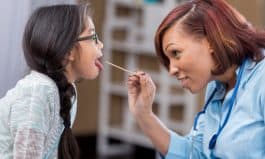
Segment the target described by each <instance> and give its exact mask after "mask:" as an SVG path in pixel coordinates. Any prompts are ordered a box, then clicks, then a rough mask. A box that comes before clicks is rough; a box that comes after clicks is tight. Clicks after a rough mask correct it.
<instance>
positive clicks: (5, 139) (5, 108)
mask: <svg viewBox="0 0 265 159" xmlns="http://www.w3.org/2000/svg"><path fill="white" fill-rule="evenodd" d="M88 10H89V9H88V5H55V6H48V7H41V8H39V9H37V10H36V11H35V12H34V13H33V14H32V15H31V17H30V18H29V20H28V22H27V25H26V28H25V32H24V37H23V49H24V54H25V59H26V61H27V64H28V66H29V67H30V68H31V72H30V74H29V75H27V76H25V77H24V78H23V79H21V80H20V81H19V82H18V83H17V84H16V86H15V87H14V88H13V89H11V90H9V91H8V92H7V94H6V95H5V97H3V98H2V99H1V100H0V156H1V158H2V159H11V158H23V159H25V158H30V159H33V158H34V159H47V158H57V157H58V158H61V159H62V158H63V159H73V158H74V159H76V158H79V150H78V145H77V142H76V140H75V138H74V136H73V134H72V130H71V127H72V125H73V122H74V119H75V115H76V109H77V108H76V102H77V101H76V99H77V98H76V89H75V85H74V82H75V81H76V80H78V79H94V78H96V77H97V76H98V74H99V72H100V71H101V70H102V67H103V66H102V64H101V62H100V58H101V57H102V52H101V49H102V48H103V44H102V43H101V42H100V41H99V40H98V37H97V34H96V33H95V27H94V24H93V22H92V20H91V17H90V15H89V11H88ZM57 149H58V151H57Z"/></svg>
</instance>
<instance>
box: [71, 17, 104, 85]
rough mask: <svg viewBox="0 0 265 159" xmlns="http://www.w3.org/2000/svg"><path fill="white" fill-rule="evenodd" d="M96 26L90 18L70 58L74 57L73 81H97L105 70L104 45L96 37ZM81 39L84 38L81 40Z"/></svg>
mask: <svg viewBox="0 0 265 159" xmlns="http://www.w3.org/2000/svg"><path fill="white" fill-rule="evenodd" d="M95 34H96V32H95V26H94V23H93V21H92V19H91V18H88V24H87V27H86V28H85V30H84V31H83V32H82V33H81V34H80V35H79V39H80V40H79V41H78V45H77V47H75V48H74V49H73V50H72V52H71V54H70V56H73V58H72V61H71V60H70V61H71V62H70V65H71V69H70V70H71V71H70V72H71V73H70V74H71V75H72V77H73V79H72V80H73V81H75V80H78V79H95V78H96V77H97V76H98V75H99V72H100V71H101V70H102V69H103V65H102V63H101V61H100V58H101V57H102V49H103V44H102V42H101V41H99V39H97V36H95ZM81 38H83V39H82V40H81ZM68 72H69V71H68Z"/></svg>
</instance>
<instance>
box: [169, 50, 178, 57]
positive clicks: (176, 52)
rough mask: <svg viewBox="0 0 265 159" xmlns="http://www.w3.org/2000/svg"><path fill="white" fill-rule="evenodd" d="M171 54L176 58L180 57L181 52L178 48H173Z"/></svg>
mask: <svg viewBox="0 0 265 159" xmlns="http://www.w3.org/2000/svg"><path fill="white" fill-rule="evenodd" d="M171 55H172V56H173V57H175V58H179V57H180V52H179V51H177V50H173V51H171Z"/></svg>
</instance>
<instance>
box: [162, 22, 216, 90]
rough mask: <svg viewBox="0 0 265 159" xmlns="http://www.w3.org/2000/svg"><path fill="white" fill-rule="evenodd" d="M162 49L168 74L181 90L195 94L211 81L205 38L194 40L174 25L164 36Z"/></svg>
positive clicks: (210, 56)
mask: <svg viewBox="0 0 265 159" xmlns="http://www.w3.org/2000/svg"><path fill="white" fill-rule="evenodd" d="M162 47H163V51H164V54H165V56H166V57H167V58H168V60H169V73H170V74H171V75H172V76H176V78H177V79H178V80H179V81H180V83H181V86H182V87H183V88H186V89H189V90H190V91H191V92H192V93H197V92H198V91H200V90H201V89H203V88H204V87H205V86H206V85H207V83H208V82H209V81H210V80H212V78H213V76H212V74H211V70H213V69H214V61H213V58H212V55H211V54H212V51H211V49H210V45H209V43H208V41H207V40H206V39H205V38H201V39H198V38H195V37H194V36H191V35H188V34H187V33H185V32H184V31H183V29H182V26H181V24H179V23H176V24H174V25H173V26H171V27H170V28H169V29H168V30H167V31H166V32H165V34H164V37H163V40H162Z"/></svg>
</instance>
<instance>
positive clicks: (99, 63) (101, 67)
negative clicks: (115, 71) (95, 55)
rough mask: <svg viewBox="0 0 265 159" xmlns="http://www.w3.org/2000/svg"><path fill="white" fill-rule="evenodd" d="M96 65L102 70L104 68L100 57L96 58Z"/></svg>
mask: <svg viewBox="0 0 265 159" xmlns="http://www.w3.org/2000/svg"><path fill="white" fill-rule="evenodd" d="M95 65H96V66H97V67H98V69H99V70H100V71H101V70H102V69H103V65H102V64H101V62H100V61H99V59H97V60H96V62H95Z"/></svg>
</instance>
